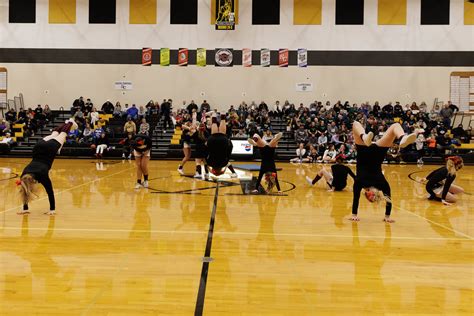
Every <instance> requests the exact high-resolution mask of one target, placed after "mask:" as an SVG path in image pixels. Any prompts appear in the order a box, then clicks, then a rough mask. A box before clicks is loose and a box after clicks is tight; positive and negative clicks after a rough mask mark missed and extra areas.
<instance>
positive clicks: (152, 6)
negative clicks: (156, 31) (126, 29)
mask: <svg viewBox="0 0 474 316" xmlns="http://www.w3.org/2000/svg"><path fill="white" fill-rule="evenodd" d="M130 24H156V0H130Z"/></svg>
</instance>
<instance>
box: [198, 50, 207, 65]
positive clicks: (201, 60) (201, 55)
mask: <svg viewBox="0 0 474 316" xmlns="http://www.w3.org/2000/svg"><path fill="white" fill-rule="evenodd" d="M206 57H207V56H206V49H205V48H198V49H197V51H196V65H198V66H199V67H205V66H206Z"/></svg>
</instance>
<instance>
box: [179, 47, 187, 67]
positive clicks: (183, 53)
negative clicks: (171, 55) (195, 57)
mask: <svg viewBox="0 0 474 316" xmlns="http://www.w3.org/2000/svg"><path fill="white" fill-rule="evenodd" d="M187 65H188V49H187V48H180V49H179V52H178V66H187Z"/></svg>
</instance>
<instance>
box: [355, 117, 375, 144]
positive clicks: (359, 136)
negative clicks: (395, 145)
mask: <svg viewBox="0 0 474 316" xmlns="http://www.w3.org/2000/svg"><path fill="white" fill-rule="evenodd" d="M352 134H353V135H354V141H355V143H356V144H357V145H361V146H370V143H371V142H372V138H373V137H374V134H373V133H369V134H367V135H366V134H365V128H364V127H363V126H362V124H360V123H359V122H357V121H354V122H353V123H352Z"/></svg>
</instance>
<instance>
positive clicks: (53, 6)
mask: <svg viewBox="0 0 474 316" xmlns="http://www.w3.org/2000/svg"><path fill="white" fill-rule="evenodd" d="M49 23H51V24H76V0H49Z"/></svg>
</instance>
